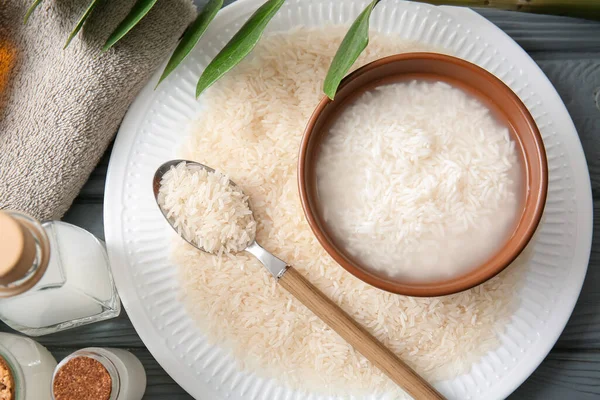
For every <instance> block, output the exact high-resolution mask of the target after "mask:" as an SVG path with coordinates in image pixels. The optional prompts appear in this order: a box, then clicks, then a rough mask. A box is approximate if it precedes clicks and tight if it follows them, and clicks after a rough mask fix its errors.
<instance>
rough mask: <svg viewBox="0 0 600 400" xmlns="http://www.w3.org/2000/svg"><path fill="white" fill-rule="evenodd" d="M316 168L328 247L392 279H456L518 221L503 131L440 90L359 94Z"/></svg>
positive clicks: (423, 86) (472, 104)
mask: <svg viewBox="0 0 600 400" xmlns="http://www.w3.org/2000/svg"><path fill="white" fill-rule="evenodd" d="M316 169H317V187H318V194H319V206H320V212H321V215H322V217H323V219H324V220H325V222H326V223H327V225H328V226H329V230H330V231H331V232H332V233H333V235H334V237H335V238H336V241H337V242H338V243H340V244H341V245H342V247H343V248H344V249H345V251H346V252H347V253H348V254H350V255H351V256H352V257H353V258H354V259H355V260H357V261H359V262H360V264H361V265H363V266H365V267H367V268H370V269H374V270H377V271H380V272H383V273H385V274H386V275H388V276H392V277H393V278H398V279H402V280H408V281H420V282H423V281H436V280H443V279H449V278H453V277H456V276H458V275H462V274H464V273H466V272H468V271H470V270H472V269H473V268H475V267H477V266H479V265H481V264H482V263H484V262H485V261H486V260H488V259H489V258H490V257H492V256H493V255H494V253H495V252H497V251H498V250H499V249H500V248H501V247H502V246H503V245H504V244H505V243H506V241H507V239H508V237H509V236H510V234H511V233H512V232H513V230H514V228H515V225H516V222H517V219H518V216H519V210H520V207H519V206H520V204H519V198H518V197H519V194H520V192H521V190H520V187H521V185H522V182H521V167H520V164H519V160H518V157H517V152H516V150H515V143H514V141H513V140H512V139H511V137H510V134H509V131H508V128H507V126H506V125H504V124H501V123H500V122H499V121H498V120H497V119H496V118H495V117H494V116H493V115H492V113H491V112H490V110H489V109H488V108H487V107H486V106H484V105H483V104H482V103H481V102H480V101H478V100H477V99H475V98H474V97H472V96H471V95H469V94H467V93H465V92H464V91H462V90H460V89H458V88H455V87H452V86H450V85H449V84H447V83H445V82H431V81H423V80H420V81H416V80H413V81H410V82H399V83H393V84H389V85H383V86H379V87H377V88H375V89H373V90H370V91H367V92H365V93H363V94H361V95H360V96H359V97H358V98H357V99H356V100H354V101H353V103H351V104H350V105H349V106H348V107H347V108H345V109H344V110H343V111H342V112H341V113H340V115H339V116H338V117H337V119H336V121H335V122H334V123H333V125H332V126H331V128H330V130H329V132H328V133H327V135H326V137H325V139H324V140H323V144H322V146H321V147H320V152H319V158H318V160H317V168H316Z"/></svg>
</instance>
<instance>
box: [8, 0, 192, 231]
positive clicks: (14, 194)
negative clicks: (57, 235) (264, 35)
mask: <svg viewBox="0 0 600 400" xmlns="http://www.w3.org/2000/svg"><path fill="white" fill-rule="evenodd" d="M32 1H33V0H3V1H1V3H0V209H2V208H6V209H17V210H21V211H24V212H27V213H29V214H31V215H33V216H35V217H37V218H39V219H56V218H60V217H61V216H62V215H63V214H64V213H65V212H66V211H67V209H68V208H69V206H70V205H71V202H72V201H73V199H74V198H75V197H76V196H77V193H78V192H79V190H80V189H81V187H82V186H83V184H84V183H85V181H86V180H87V178H88V176H89V174H90V173H91V171H92V169H93V168H94V166H95V165H96V164H97V162H98V161H99V159H100V157H101V156H102V154H103V152H104V151H105V150H106V148H107V146H108V144H109V143H110V141H111V139H112V138H113V136H114V134H115V132H116V131H117V129H118V127H119V124H120V122H121V120H122V118H123V116H124V115H125V112H126V111H127V108H128V107H129V105H130V104H131V102H132V101H133V99H134V98H135V96H136V94H137V93H138V92H139V90H140V89H141V88H142V87H143V86H144V84H145V83H146V82H147V81H148V79H149V77H150V75H151V74H152V72H153V71H155V70H156V69H157V67H158V66H159V65H160V64H161V63H162V62H163V61H164V59H165V58H166V57H167V56H168V55H169V53H170V51H171V50H172V49H173V48H174V46H175V44H176V42H177V39H178V38H179V37H180V35H181V34H182V33H183V31H184V29H185V27H186V26H187V25H188V24H189V22H190V21H191V20H192V19H193V18H194V16H195V12H196V11H195V7H194V6H193V4H192V2H191V0H159V1H158V2H157V3H156V5H155V6H154V8H152V10H151V11H150V12H149V13H148V15H146V17H145V18H144V19H143V20H142V21H141V22H140V23H139V24H138V25H137V26H136V27H134V28H133V30H131V31H130V32H129V33H128V35H127V36H125V38H123V39H122V40H121V41H120V42H119V43H117V44H116V45H115V47H114V48H113V49H111V50H109V51H108V52H107V53H105V54H101V52H100V50H99V49H100V48H101V46H102V44H103V43H104V41H105V40H106V38H107V37H108V35H109V34H110V32H112V30H113V29H114V28H115V27H116V26H117V24H118V23H119V21H121V20H122V19H123V17H124V16H125V15H126V14H127V13H128V11H129V10H130V8H131V7H132V5H133V4H134V3H135V0H110V1H106V0H105V1H102V2H100V4H99V5H98V6H97V7H96V8H95V9H94V11H93V12H92V14H91V16H90V18H89V19H88V21H87V22H86V24H85V25H84V28H83V29H82V31H80V33H79V35H78V36H77V37H76V38H75V39H73V41H72V42H71V44H70V45H69V47H68V48H67V49H66V50H63V45H64V43H65V41H66V39H67V37H68V35H69V32H70V31H71V29H72V28H73V26H74V25H75V23H76V21H77V20H78V18H79V16H80V15H82V13H83V11H84V9H85V8H86V6H87V4H89V2H90V0H43V1H42V3H41V5H40V6H39V7H38V8H37V10H36V11H35V12H34V14H33V15H32V17H31V18H30V20H29V22H28V23H27V25H23V16H24V14H25V10H26V9H27V6H28V5H29V4H31V3H32Z"/></svg>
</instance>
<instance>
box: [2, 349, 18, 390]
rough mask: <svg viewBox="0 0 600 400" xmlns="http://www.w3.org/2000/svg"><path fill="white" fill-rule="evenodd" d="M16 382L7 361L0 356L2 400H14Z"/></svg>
mask: <svg viewBox="0 0 600 400" xmlns="http://www.w3.org/2000/svg"><path fill="white" fill-rule="evenodd" d="M14 398H15V381H14V378H13V374H12V371H11V369H10V367H9V366H8V363H7V362H6V360H5V359H4V358H3V357H2V356H0V400H14Z"/></svg>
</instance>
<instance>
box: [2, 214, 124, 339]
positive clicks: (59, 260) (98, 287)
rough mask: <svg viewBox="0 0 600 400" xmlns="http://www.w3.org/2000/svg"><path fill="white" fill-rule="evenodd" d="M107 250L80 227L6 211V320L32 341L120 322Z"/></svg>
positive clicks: (3, 273)
mask: <svg viewBox="0 0 600 400" xmlns="http://www.w3.org/2000/svg"><path fill="white" fill-rule="evenodd" d="M120 311H121V303H120V301H119V297H118V295H117V291H116V288H115V285H114V282H113V279H112V275H111V272H110V266H109V263H108V257H107V254H106V249H105V247H104V244H103V243H102V242H101V241H100V240H98V239H97V238H96V237H95V236H94V235H92V234H91V233H89V232H87V231H86V230H84V229H81V228H79V227H77V226H74V225H71V224H68V223H65V222H60V221H49V222H44V223H39V222H38V221H37V220H35V219H33V218H32V217H30V216H28V215H26V214H22V213H19V212H16V211H0V319H2V320H3V321H4V322H5V323H6V324H7V325H9V326H10V327H12V328H13V329H15V330H17V331H20V332H22V333H25V334H27V335H29V336H39V335H45V334H48V333H54V332H58V331H62V330H65V329H68V328H73V327H76V326H80V325H85V324H89V323H92V322H97V321H102V320H105V319H109V318H114V317H116V316H118V315H119V313H120Z"/></svg>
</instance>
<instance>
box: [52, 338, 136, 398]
mask: <svg viewBox="0 0 600 400" xmlns="http://www.w3.org/2000/svg"><path fill="white" fill-rule="evenodd" d="M81 358H88V359H92V360H95V361H97V363H96V364H97V367H99V368H100V369H101V370H102V371H100V373H99V371H98V370H97V368H93V367H90V366H89V364H88V367H87V368H81V367H80V366H79V365H77V364H74V365H72V367H71V368H69V367H68V364H69V363H71V364H72V363H74V362H76V361H77V359H81ZM61 370H62V371H61ZM61 372H62V376H61V377H60V378H58V376H59V375H60V374H61ZM103 373H104V375H108V377H109V379H108V382H107V381H106V380H104V379H96V378H97V377H98V376H102V374H103ZM89 374H91V376H89ZM84 375H88V376H84ZM99 380H102V381H103V383H100V382H98V381H99ZM61 381H62V382H61ZM65 381H66V382H75V384H73V385H68V386H70V389H71V390H74V391H76V392H78V393H82V392H85V390H86V389H87V390H90V392H93V393H98V391H100V392H101V393H110V394H108V395H106V396H105V398H106V400H141V399H142V397H143V396H144V392H145V391H146V371H145V370H144V366H143V365H142V363H141V362H140V360H139V359H138V358H137V357H136V356H134V355H133V354H131V353H130V352H128V351H126V350H122V349H113V348H101V347H88V348H85V349H81V350H77V351H76V352H74V353H71V354H70V355H68V356H67V357H65V359H63V360H62V361H61V362H60V363H59V364H58V365H57V366H56V368H55V370H54V373H53V375H52V398H53V399H55V398H58V397H60V395H57V393H56V392H57V391H60V390H61V386H62V385H61V384H64V383H65ZM90 381H91V382H97V383H98V384H99V385H100V386H101V385H102V384H105V385H107V386H109V388H108V389H109V390H99V389H100V388H98V387H95V388H90V387H89V386H87V385H86V383H85V382H90ZM62 387H63V388H64V386H62ZM102 389H107V388H102ZM82 394H83V393H82ZM91 395H92V393H86V394H85V395H84V396H82V398H83V397H84V398H90V397H89V396H91ZM86 396H87V397H86ZM67 397H68V395H67Z"/></svg>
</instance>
